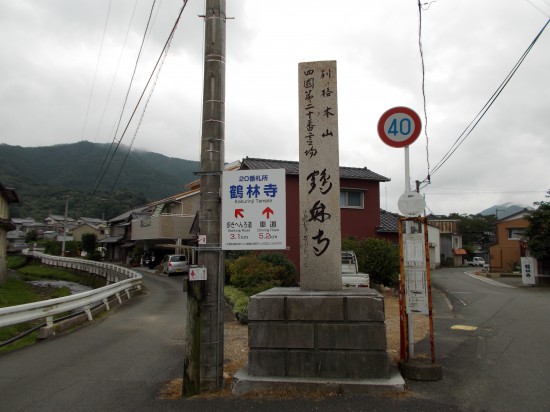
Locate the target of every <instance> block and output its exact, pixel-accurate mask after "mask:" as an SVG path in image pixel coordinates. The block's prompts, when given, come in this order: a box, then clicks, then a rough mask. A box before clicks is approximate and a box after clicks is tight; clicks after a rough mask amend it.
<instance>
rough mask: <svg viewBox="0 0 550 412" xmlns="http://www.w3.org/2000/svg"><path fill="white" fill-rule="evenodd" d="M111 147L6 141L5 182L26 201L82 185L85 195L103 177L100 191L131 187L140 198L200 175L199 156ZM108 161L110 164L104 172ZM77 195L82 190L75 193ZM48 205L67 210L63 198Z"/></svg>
mask: <svg viewBox="0 0 550 412" xmlns="http://www.w3.org/2000/svg"><path fill="white" fill-rule="evenodd" d="M110 149H111V145H110V144H102V143H91V142H88V141H82V142H78V143H72V144H60V145H54V146H42V147H21V146H10V145H6V144H0V159H1V161H0V182H2V183H3V184H4V185H5V186H7V187H13V188H14V189H15V190H16V192H17V194H18V196H19V198H20V200H21V202H22V203H25V202H28V201H29V200H30V199H32V198H35V197H36V196H37V194H41V196H45V194H46V193H50V197H51V196H59V194H60V193H63V192H66V191H73V192H74V191H78V192H81V195H80V197H83V196H90V195H91V193H92V192H93V191H94V189H95V188H96V187H97V182H98V179H100V178H101V184H100V185H99V187H98V191H99V192H101V196H102V197H104V198H105V197H106V196H109V193H115V192H126V193H128V195H130V196H134V197H135V198H136V201H137V199H141V201H142V202H143V201H152V200H157V199H162V198H165V197H168V196H172V195H174V194H177V193H182V192H184V191H185V190H186V188H185V185H186V184H187V183H190V182H192V181H194V180H196V179H197V178H198V177H197V175H196V172H197V171H199V170H200V162H198V161H192V160H185V159H177V158H171V157H167V156H164V155H161V154H158V153H152V152H146V151H140V150H132V151H131V152H130V153H128V148H127V147H125V146H120V147H119V149H118V151H117V152H116V154H115V155H114V156H113V155H112V152H113V151H112V149H111V150H110ZM107 164H108V165H109V167H108V169H107V171H106V172H104V171H105V165H107ZM102 165H103V168H102ZM73 196H77V195H76V194H74V193H73ZM42 202H45V203H48V200H47V199H42ZM35 206H36V205H35ZM48 207H49V206H48V204H45V205H44V208H46V209H47V210H48V211H47V212H46V211H41V212H40V214H41V215H43V214H44V213H45V214H48V213H56V214H63V212H64V211H63V210H59V206H58V204H56V206H55V208H53V207H49V209H48ZM35 209H36V208H35ZM51 209H54V210H51ZM22 213H23V212H22ZM29 213H30V212H29ZM34 213H35V214H36V213H38V212H36V211H34ZM33 217H35V218H41V217H42V216H33ZM94 217H102V216H94ZM108 217H109V216H108ZM111 217H112V216H111Z"/></svg>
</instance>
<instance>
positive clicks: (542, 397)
mask: <svg viewBox="0 0 550 412" xmlns="http://www.w3.org/2000/svg"><path fill="white" fill-rule="evenodd" d="M465 270H466V271H467V269H465ZM465 270H461V269H444V270H438V271H435V272H434V273H433V277H432V285H433V286H434V287H436V288H437V289H439V290H441V291H444V292H445V297H446V298H447V299H448V301H447V303H448V305H447V306H445V305H442V304H441V303H442V302H440V303H439V304H438V305H436V307H435V317H434V318H435V325H434V329H435V332H436V333H435V335H436V353H437V356H438V360H439V361H440V362H441V363H442V365H443V375H444V379H443V380H442V381H439V382H432V383H420V382H413V381H409V382H408V383H409V387H410V388H411V389H412V390H413V391H415V392H416V393H419V394H422V395H424V396H427V397H429V398H431V399H434V400H439V401H445V402H449V403H451V404H453V405H457V406H458V407H460V408H461V409H463V410H487V411H519V410H521V411H548V410H550V393H549V392H548V389H547V385H548V377H549V376H550V345H549V343H550V318H549V316H550V288H534V287H525V286H523V285H522V284H521V278H498V279H487V278H480V277H478V276H475V275H473V274H471V273H470V274H468V273H465ZM437 296H439V298H441V296H443V295H441V294H437ZM451 305H452V309H450V306H451ZM453 327H455V328H456V329H453ZM465 327H474V328H476V329H475V330H470V331H469V330H465V329H466V328H465Z"/></svg>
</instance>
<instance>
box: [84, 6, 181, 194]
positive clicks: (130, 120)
mask: <svg viewBox="0 0 550 412" xmlns="http://www.w3.org/2000/svg"><path fill="white" fill-rule="evenodd" d="M188 1H189V0H184V2H183V5H182V7H181V9H180V12H179V14H178V17H177V19H176V21H175V23H174V26H173V27H172V30H171V31H170V34H169V35H168V39H167V40H166V42H165V43H164V47H163V48H162V50H161V52H160V55H159V57H158V59H157V62H156V63H155V66H154V67H153V70H152V71H151V75H150V76H149V79H148V80H147V83H146V84H145V87H144V88H143V91H142V92H141V95H140V97H139V99H138V101H137V103H136V106H135V107H134V110H133V111H132V115H131V116H130V118H129V119H128V123H127V124H126V127H125V128H124V131H123V132H122V135H121V136H120V139H119V141H118V144H117V146H116V147H115V150H114V152H113V156H111V160H110V161H109V164H108V165H107V167H106V168H105V170H104V172H103V174H102V175H101V179H100V180H99V182H98V183H97V185H96V187H95V188H94V190H93V193H92V195H95V193H96V192H97V190H98V188H99V185H100V184H101V181H102V180H103V178H104V177H105V174H106V173H107V170H108V169H109V166H110V164H111V161H112V159H113V157H114V154H115V153H116V151H117V149H118V147H119V146H120V143H121V142H122V139H123V138H124V135H125V134H126V132H127V130H128V128H129V127H130V123H131V122H132V119H133V118H134V115H135V114H136V112H137V109H138V107H139V105H140V103H141V100H142V99H143V96H144V94H145V92H146V90H147V88H148V87H149V83H150V82H151V79H152V78H153V75H154V74H155V71H156V69H157V67H158V66H159V63H160V62H161V59H162V56H163V55H164V53H165V51H166V50H167V48H168V47H169V45H170V42H171V39H172V37H173V36H174V33H175V31H176V28H177V27H178V24H179V21H180V19H181V16H182V14H183V10H185V6H187V2H188Z"/></svg>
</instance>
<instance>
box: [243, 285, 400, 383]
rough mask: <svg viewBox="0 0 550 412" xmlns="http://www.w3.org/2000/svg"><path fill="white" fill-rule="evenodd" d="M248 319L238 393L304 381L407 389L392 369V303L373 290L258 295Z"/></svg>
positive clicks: (272, 291) (291, 290)
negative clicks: (388, 306)
mask: <svg viewBox="0 0 550 412" xmlns="http://www.w3.org/2000/svg"><path fill="white" fill-rule="evenodd" d="M248 319H249V326H248V327H249V338H248V344H249V355H248V365H247V368H246V369H245V370H242V371H239V372H238V373H237V375H236V376H235V378H236V383H235V385H234V389H233V392H234V393H235V394H242V393H246V392H248V391H250V390H261V389H267V388H269V389H273V387H272V386H282V387H284V386H285V385H291V386H293V387H294V388H295V389H296V386H295V385H296V384H299V385H300V386H301V387H303V389H304V390H307V389H308V388H310V387H314V388H315V390H319V389H320V387H323V388H324V389H328V390H329V391H334V390H344V389H346V390H347V391H348V392H361V393H364V392H368V390H369V388H370V387H371V386H373V387H384V390H388V389H390V388H391V389H392V390H403V385H404V382H403V381H402V379H401V381H399V379H400V377H399V379H397V378H396V377H395V376H394V375H395V374H394V373H391V372H390V364H391V361H390V359H389V357H388V355H387V353H386V349H387V342H386V325H385V323H384V320H385V312H384V300H383V298H382V296H381V295H380V294H379V293H378V292H376V291H375V290H373V289H367V288H349V289H344V290H341V291H328V292H306V291H302V290H300V289H298V288H274V289H270V290H268V291H265V292H262V293H260V294H258V295H255V296H253V297H252V299H251V301H250V304H249V310H248ZM395 379H397V381H396V380H395ZM252 387H255V389H251V388H252ZM370 389H372V388H370Z"/></svg>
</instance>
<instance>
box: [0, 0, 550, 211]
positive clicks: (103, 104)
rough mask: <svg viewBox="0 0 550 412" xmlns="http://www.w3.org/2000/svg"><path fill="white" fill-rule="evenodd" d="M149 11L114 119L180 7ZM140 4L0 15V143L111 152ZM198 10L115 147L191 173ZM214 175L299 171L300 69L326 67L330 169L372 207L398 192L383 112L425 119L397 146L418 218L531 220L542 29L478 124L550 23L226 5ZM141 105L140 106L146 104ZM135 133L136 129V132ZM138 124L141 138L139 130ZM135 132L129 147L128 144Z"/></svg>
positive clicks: (375, 4) (365, 4)
mask: <svg viewBox="0 0 550 412" xmlns="http://www.w3.org/2000/svg"><path fill="white" fill-rule="evenodd" d="M181 4H182V1H181V0H157V1H156V2H155V6H154V9H153V12H152V20H151V25H150V32H149V34H148V35H147V39H146V42H145V45H144V50H143V54H142V57H141V58H140V61H139V64H138V66H137V70H136V73H135V77H134V81H133V87H132V89H131V91H130V94H129V96H128V104H127V108H126V111H125V112H124V113H123V115H122V119H123V121H122V126H121V127H120V130H119V133H118V134H117V135H116V138H117V139H119V138H120V136H121V132H120V131H121V130H122V129H123V128H124V127H125V126H126V123H127V121H128V117H129V113H131V111H132V110H133V109H134V107H135V106H136V103H137V99H138V97H139V95H140V94H141V92H142V91H143V88H144V85H145V83H146V81H147V78H148V77H149V75H150V74H151V72H152V69H153V66H154V64H155V62H156V61H157V58H158V57H159V55H160V51H161V49H162V47H163V45H164V43H165V41H166V39H167V37H168V34H169V32H170V30H171V28H172V26H173V23H174V21H175V19H176V17H177V15H178V12H179V9H180V7H181ZM152 5H153V0H114V1H113V0H94V1H89V0H87V1H84V0H42V1H32V0H17V1H14V0H0V28H1V29H0V32H1V34H2V35H1V36H0V59H1V60H0V101H1V104H0V143H6V144H9V145H20V146H25V147H31V146H48V145H53V144H60V143H75V142H78V141H80V140H88V141H91V142H95V143H110V142H112V141H113V139H115V130H116V124H117V121H118V119H119V117H120V116H121V110H122V107H123V102H124V99H125V96H126V92H127V90H128V86H129V82H130V79H131V77H132V72H133V70H134V65H135V61H136V57H137V54H138V51H139V48H140V44H141V40H142V37H143V33H144V32H145V27H146V24H147V19H148V16H149V14H150V12H151V7H152ZM204 5H205V4H204V0H189V2H188V4H187V7H186V9H185V10H184V12H183V16H182V20H181V22H180V24H179V26H178V29H177V31H176V34H175V36H174V39H173V42H172V44H171V47H170V49H169V52H168V55H167V57H166V59H165V60H164V63H163V65H162V70H161V72H160V75H159V77H158V80H157V81H156V86H155V88H154V92H153V94H152V95H151V98H150V100H149V103H148V105H147V109H146V111H145V113H144V115H143V117H142V115H141V113H142V112H143V107H142V106H140V107H139V108H138V110H137V114H136V117H135V121H134V122H132V123H131V124H130V127H129V129H128V131H127V133H126V134H125V135H124V136H123V138H122V144H125V145H131V144H132V145H133V146H132V147H133V148H134V149H144V150H148V151H153V152H157V153H161V154H164V155H166V156H170V157H177V158H183V159H189V160H199V159H200V152H199V150H200V149H199V148H200V135H201V130H200V128H201V99H202V77H203V68H202V60H203V37H204V36H203V29H204V26H203V24H204V23H203V20H202V19H201V18H199V17H198V15H201V14H203V13H204ZM227 16H228V17H232V18H233V19H231V20H228V21H227V56H226V61H227V71H226V146H225V159H226V161H227V162H232V161H234V160H238V159H242V158H243V157H246V156H249V157H260V158H270V159H282V160H298V84H297V82H298V70H297V66H298V63H299V62H305V61H315V60H336V61H337V65H338V105H339V135H340V164H341V165H343V166H353V167H368V168H369V169H371V170H373V171H375V172H377V173H379V174H382V175H384V176H387V177H389V178H391V182H389V183H385V184H383V185H382V186H381V199H380V204H381V207H382V208H385V209H387V210H390V211H397V199H398V198H399V196H400V195H401V194H402V193H403V192H404V190H405V182H404V180H405V179H404V175H405V170H404V149H395V148H392V147H389V146H387V145H385V144H384V143H383V142H382V141H381V140H380V138H379V137H378V134H377V130H376V127H377V122H378V119H379V118H380V116H381V115H382V113H384V112H385V111H386V110H388V109H390V108H392V107H395V106H408V107H410V108H412V109H414V110H415V111H416V112H417V113H419V114H420V117H421V118H422V119H423V121H424V116H425V114H426V116H427V119H428V123H427V138H426V134H425V132H424V130H423V132H422V134H421V136H420V137H419V138H418V140H417V141H416V142H415V143H414V144H413V145H411V146H410V174H411V180H412V181H414V180H421V181H422V180H424V179H425V178H426V176H427V175H428V173H429V171H430V173H431V185H427V186H426V187H424V188H423V189H422V193H423V194H425V195H426V202H427V207H428V212H433V213H436V214H447V213H451V212H458V213H477V212H479V211H481V210H483V209H485V208H487V207H489V206H492V205H494V204H500V203H504V202H515V203H519V204H523V205H528V206H529V205H531V204H532V203H533V202H534V201H539V200H543V199H544V193H545V191H546V190H548V189H550V166H549V163H550V28H548V29H547V30H545V31H544V32H543V33H542V35H541V36H540V38H539V40H538V42H537V43H536V44H535V45H534V47H533V48H532V50H531V51H530V53H529V54H528V55H527V57H526V58H525V60H524V61H523V63H522V64H521V66H520V67H519V68H518V70H517V72H516V73H515V75H514V76H513V77H512V79H511V80H510V81H509V83H508V85H507V87H506V88H505V89H504V91H502V93H501V94H500V95H499V96H498V98H497V99H496V100H495V102H494V103H493V104H492V106H491V108H490V109H489V110H488V111H487V113H486V115H485V116H484V117H483V118H482V119H481V120H480V121H479V123H478V124H477V127H476V128H475V129H474V130H473V131H472V132H471V133H470V134H469V135H468V137H467V138H466V139H465V140H464V142H463V143H462V145H461V146H460V147H459V148H458V149H457V150H456V152H454V154H453V155H452V156H451V157H450V158H449V159H448V160H447V161H446V162H445V163H444V164H443V165H442V166H441V167H440V168H439V169H437V170H435V172H434V173H432V172H431V171H432V170H434V169H435V167H436V166H437V165H438V163H439V162H440V160H441V159H442V158H443V156H444V155H445V154H446V153H447V152H448V151H449V150H450V149H451V148H452V147H453V146H452V145H453V143H454V142H455V141H457V139H459V138H460V136H461V134H462V133H463V131H465V130H466V128H467V127H468V125H469V124H470V123H471V122H472V121H474V120H476V116H477V115H478V113H479V112H480V111H481V110H482V109H483V107H484V106H485V104H486V103H487V102H488V101H489V99H490V98H491V96H492V95H493V93H494V92H495V91H497V89H498V87H499V86H500V84H501V83H502V82H503V81H504V80H505V79H506V77H507V76H508V75H509V73H510V72H511V71H512V69H513V68H514V66H515V65H516V63H517V62H518V60H519V59H520V58H521V56H522V55H523V54H524V52H525V51H526V49H527V48H528V47H529V45H530V44H531V42H532V41H533V40H534V39H535V37H536V35H537V34H538V33H539V32H540V31H541V29H542V28H543V26H544V25H545V23H546V22H547V21H548V19H549V17H550V0H477V1H474V0H437V1H428V0H425V4H424V5H423V10H422V13H421V17H422V18H421V21H422V46H423V53H424V65H425V77H424V82H425V97H426V106H425V107H426V113H424V102H423V92H422V61H421V57H420V51H419V38H418V34H419V12H418V5H417V0H384V1H364V0H347V1H325V0H292V1H291V0H287V1H267V0H227ZM148 95H149V92H146V94H145V96H146V97H147V96H148ZM140 119H141V120H140ZM138 123H140V127H139V130H137V125H138ZM136 130H137V133H136Z"/></svg>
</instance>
